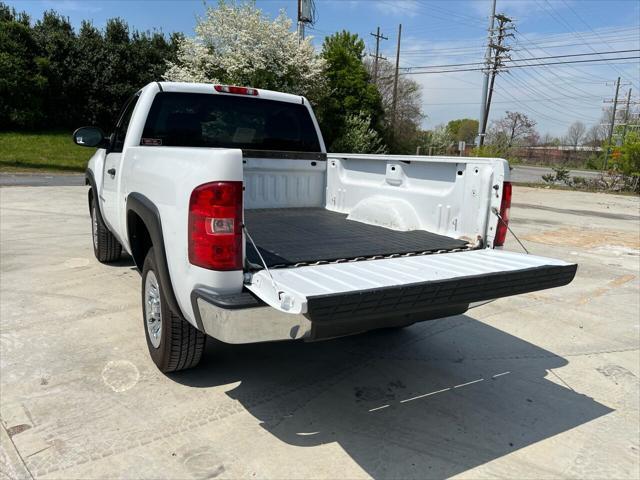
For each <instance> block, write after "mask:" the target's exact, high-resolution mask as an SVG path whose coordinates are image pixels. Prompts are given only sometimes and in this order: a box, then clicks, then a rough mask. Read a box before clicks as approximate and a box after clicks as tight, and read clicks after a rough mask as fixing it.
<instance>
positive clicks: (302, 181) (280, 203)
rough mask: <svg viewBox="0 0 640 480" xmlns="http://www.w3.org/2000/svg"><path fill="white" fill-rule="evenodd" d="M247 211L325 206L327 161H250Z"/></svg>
mask: <svg viewBox="0 0 640 480" xmlns="http://www.w3.org/2000/svg"><path fill="white" fill-rule="evenodd" d="M242 166H243V174H244V186H245V192H244V208H246V209H254V208H296V207H298V208H299V207H324V205H325V186H326V171H327V162H326V161H322V160H313V161H312V160H288V159H267V158H255V159H252V158H246V159H244V160H243V165H242Z"/></svg>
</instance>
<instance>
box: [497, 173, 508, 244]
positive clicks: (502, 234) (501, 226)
mask: <svg viewBox="0 0 640 480" xmlns="http://www.w3.org/2000/svg"><path fill="white" fill-rule="evenodd" d="M509 210H511V182H504V183H503V184H502V202H501V203H500V217H502V220H500V219H498V229H497V230H496V238H495V240H494V241H493V245H494V247H501V246H502V245H504V242H505V240H506V239H507V225H508V224H509Z"/></svg>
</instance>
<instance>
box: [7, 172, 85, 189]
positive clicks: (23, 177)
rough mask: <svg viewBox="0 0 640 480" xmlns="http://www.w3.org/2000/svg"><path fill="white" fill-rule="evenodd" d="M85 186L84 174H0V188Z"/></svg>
mask: <svg viewBox="0 0 640 480" xmlns="http://www.w3.org/2000/svg"><path fill="white" fill-rule="evenodd" d="M77 185H84V174H83V173H67V174H59V173H8V172H0V187H70V186H77Z"/></svg>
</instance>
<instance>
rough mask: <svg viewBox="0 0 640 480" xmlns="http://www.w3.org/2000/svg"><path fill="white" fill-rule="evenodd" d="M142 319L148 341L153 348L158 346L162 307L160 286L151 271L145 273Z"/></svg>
mask: <svg viewBox="0 0 640 480" xmlns="http://www.w3.org/2000/svg"><path fill="white" fill-rule="evenodd" d="M144 302H145V309H144V317H145V322H146V324H147V333H148V334H149V340H150V341H151V345H153V347H154V348H158V347H159V346H160V339H161V338H162V307H161V305H160V285H159V284H158V279H157V278H156V274H155V273H154V272H153V270H149V271H148V272H147V278H146V279H145V282H144Z"/></svg>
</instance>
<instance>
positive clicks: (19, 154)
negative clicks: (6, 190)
mask: <svg viewBox="0 0 640 480" xmlns="http://www.w3.org/2000/svg"><path fill="white" fill-rule="evenodd" d="M94 152H95V148H87V147H79V146H77V145H76V144H74V143H73V140H72V139H71V132H46V133H18V132H0V170H4V171H20V170H31V171H33V170H49V171H56V170H57V171H78V172H82V171H84V169H85V168H86V167H87V162H88V161H89V158H90V157H91V155H93V153H94Z"/></svg>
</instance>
